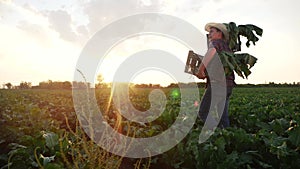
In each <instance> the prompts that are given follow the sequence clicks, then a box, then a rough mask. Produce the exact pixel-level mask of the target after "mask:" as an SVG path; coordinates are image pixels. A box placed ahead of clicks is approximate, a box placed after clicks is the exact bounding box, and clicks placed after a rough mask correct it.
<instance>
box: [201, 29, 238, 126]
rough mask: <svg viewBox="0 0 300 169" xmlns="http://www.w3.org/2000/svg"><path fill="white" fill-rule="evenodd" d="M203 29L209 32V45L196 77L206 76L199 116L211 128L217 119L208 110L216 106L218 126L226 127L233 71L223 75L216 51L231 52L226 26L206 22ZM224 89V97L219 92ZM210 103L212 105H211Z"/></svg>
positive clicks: (203, 77) (202, 77) (233, 84)
mask: <svg viewBox="0 0 300 169" xmlns="http://www.w3.org/2000/svg"><path fill="white" fill-rule="evenodd" d="M205 30H206V31H208V32H209V34H208V39H209V47H208V51H207V52H206V54H205V56H204V58H203V60H202V63H201V65H200V67H199V72H198V74H197V77H198V78H199V79H205V78H206V79H207V87H206V90H205V93H204V95H203V97H202V100H201V104H200V110H199V116H200V118H201V119H202V120H203V121H208V127H209V128H212V127H214V126H216V125H217V124H216V122H217V120H216V118H215V117H213V115H212V113H209V112H212V110H213V108H216V112H217V113H218V115H217V116H219V117H217V118H221V119H220V123H219V124H218V127H220V128H226V127H229V125H230V122H229V116H228V106H229V98H230V95H231V93H232V89H233V87H234V86H235V85H236V84H235V82H234V73H233V72H231V73H230V74H228V75H225V73H224V68H223V66H222V64H218V63H220V59H219V55H218V53H220V52H222V51H225V52H232V51H231V50H230V48H229V46H228V39H229V34H228V31H227V29H226V26H225V25H224V24H221V23H208V24H206V26H205ZM212 89H214V90H212ZM224 90H225V91H226V92H225V93H226V94H225V97H224V95H223V97H222V94H221V93H222V92H224ZM213 98H214V99H213ZM211 103H213V104H214V105H211Z"/></svg>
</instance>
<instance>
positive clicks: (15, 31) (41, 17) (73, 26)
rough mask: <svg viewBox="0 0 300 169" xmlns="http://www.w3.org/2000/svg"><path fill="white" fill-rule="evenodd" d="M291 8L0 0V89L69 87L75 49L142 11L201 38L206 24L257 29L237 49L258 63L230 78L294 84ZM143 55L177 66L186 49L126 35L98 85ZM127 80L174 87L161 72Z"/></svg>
mask: <svg viewBox="0 0 300 169" xmlns="http://www.w3.org/2000/svg"><path fill="white" fill-rule="evenodd" d="M299 6H300V1H298V0H287V1H283V0H252V1H241V0H226V1H225V0H205V1H204V0H203V1H202V0H184V1H183V0H172V1H171V0H168V1H162V0H126V1H122V0H0V37H1V38H0V72H1V76H0V85H2V84H5V83H8V82H10V83H12V84H13V85H18V84H19V83H20V82H22V81H26V82H31V83H32V84H33V85H37V84H38V83H39V82H42V81H48V80H52V81H72V80H73V79H74V72H75V70H76V64H77V61H78V58H79V57H80V54H81V52H82V50H83V49H84V47H85V45H86V44H87V43H88V42H89V40H90V39H91V38H92V37H93V36H94V35H95V34H96V33H97V32H98V31H101V29H103V28H105V27H106V26H108V25H110V24H112V23H113V22H115V21H118V20H120V19H122V18H123V17H125V16H131V15H135V14H142V13H149V12H151V13H161V14H167V15H171V16H174V17H177V18H179V19H182V20H184V21H186V22H188V23H189V24H191V25H193V26H194V27H196V28H197V29H199V31H200V32H202V33H203V34H205V33H206V32H205V30H204V26H205V24H206V23H208V22H220V23H228V22H235V23H236V24H238V25H243V24H254V25H257V26H259V27H261V28H262V29H263V36H262V37H260V40H259V41H258V42H257V43H256V45H255V46H250V48H247V47H246V46H245V45H244V46H242V51H243V52H246V53H249V54H251V55H254V56H255V57H257V58H258V61H257V63H256V65H255V66H254V67H253V68H252V69H251V71H252V74H251V75H250V76H249V77H248V79H243V78H241V77H238V76H236V82H237V83H238V84H245V83H252V84H264V83H269V82H275V83H285V82H286V83H293V82H296V83H297V82H300V54H299V52H298V50H297V49H298V48H299V46H300V41H299V39H300V32H299V30H300V17H299V16H300V15H299V14H300V12H299V9H298V7H299ZM120 29H122V28H120ZM195 38H197V37H195ZM147 49H160V50H165V51H168V52H170V53H173V54H174V55H176V57H178V58H179V59H180V60H182V62H185V59H186V54H187V52H188V50H189V49H188V48H187V47H186V46H184V45H183V44H182V43H180V42H178V41H176V40H174V39H172V38H168V37H163V36H157V35H145V34H143V35H140V36H134V37H131V38H127V39H126V40H124V41H122V42H120V43H118V44H116V45H115V46H113V47H112V48H111V50H110V52H109V53H108V54H107V55H106V56H105V58H104V60H102V62H101V64H100V63H99V69H98V73H100V74H102V75H103V77H104V80H105V81H106V82H109V81H112V80H113V76H114V74H115V73H116V69H117V68H118V66H119V65H120V64H121V63H122V62H123V61H124V60H126V59H127V58H128V57H130V56H131V55H132V54H134V53H136V52H139V51H141V50H147ZM200 52H202V53H200V54H202V55H203V54H204V52H205V51H200ZM191 79H192V80H195V81H197V82H198V81H199V82H201V81H203V80H197V79H195V78H193V77H191ZM131 82H135V83H152V84H156V83H160V84H162V85H167V84H169V83H173V82H177V81H176V78H174V76H172V75H170V74H167V73H165V72H162V71H158V70H145V71H141V72H139V73H138V72H137V73H136V74H135V76H134V77H132V79H131ZM203 82H204V81H203Z"/></svg>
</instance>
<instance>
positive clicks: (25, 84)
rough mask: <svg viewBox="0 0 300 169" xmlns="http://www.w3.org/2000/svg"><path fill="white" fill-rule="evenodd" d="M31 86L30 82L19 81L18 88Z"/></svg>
mask: <svg viewBox="0 0 300 169" xmlns="http://www.w3.org/2000/svg"><path fill="white" fill-rule="evenodd" d="M30 88H31V82H21V83H20V89H30Z"/></svg>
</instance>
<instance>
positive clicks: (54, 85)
mask: <svg viewBox="0 0 300 169" xmlns="http://www.w3.org/2000/svg"><path fill="white" fill-rule="evenodd" d="M111 85H112V83H104V82H103V81H99V79H98V83H96V84H95V86H92V85H91V83H85V82H76V81H73V82H69V81H62V82H61V81H52V80H48V81H43V82H39V84H38V85H36V86H33V85H32V83H31V82H23V81H22V82H21V83H20V84H19V85H16V86H14V85H12V83H10V82H9V83H5V84H3V85H2V89H72V88H96V89H101V88H110V87H111ZM129 85H130V86H131V87H135V88H178V87H179V86H180V87H184V88H189V87H193V86H194V85H195V83H171V84H169V85H168V86H166V87H162V86H160V85H159V84H151V83H150V84H129ZM197 86H198V87H199V88H204V87H205V86H206V84H205V83H204V82H199V83H197ZM237 87H300V82H298V83H296V82H293V83H274V82H270V83H267V84H238V85H237Z"/></svg>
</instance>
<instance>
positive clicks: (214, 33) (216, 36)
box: [208, 27, 222, 40]
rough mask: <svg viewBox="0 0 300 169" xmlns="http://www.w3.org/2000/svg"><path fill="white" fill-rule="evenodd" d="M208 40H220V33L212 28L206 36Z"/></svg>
mask: <svg viewBox="0 0 300 169" xmlns="http://www.w3.org/2000/svg"><path fill="white" fill-rule="evenodd" d="M208 38H209V40H216V39H222V32H221V31H220V30H218V29H216V28H214V27H211V28H210V30H209V34H208Z"/></svg>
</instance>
